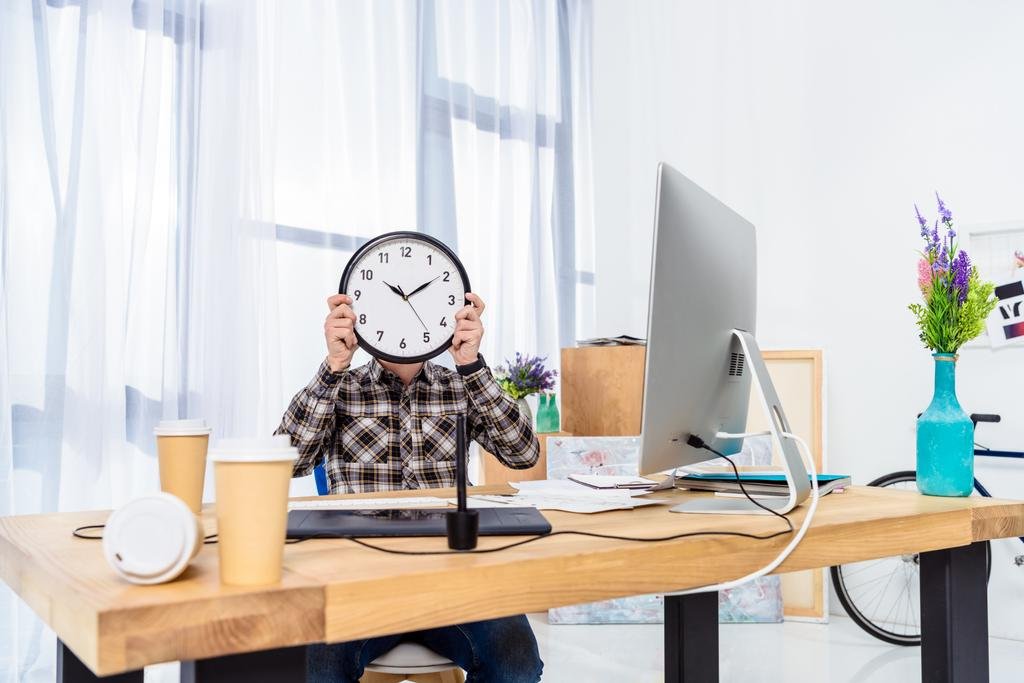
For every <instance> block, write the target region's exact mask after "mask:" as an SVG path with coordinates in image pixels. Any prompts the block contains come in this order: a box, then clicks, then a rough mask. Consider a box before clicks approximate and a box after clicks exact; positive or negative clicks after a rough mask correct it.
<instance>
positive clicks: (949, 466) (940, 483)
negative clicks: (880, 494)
mask: <svg viewBox="0 0 1024 683" xmlns="http://www.w3.org/2000/svg"><path fill="white" fill-rule="evenodd" d="M933 357H934V358H935V394H934V396H932V402H931V404H930V405H929V406H928V409H927V410H925V411H924V413H922V414H921V417H919V418H918V419H917V490H918V491H920V492H921V493H923V494H925V495H927V496H969V495H971V490H972V489H973V488H974V424H973V423H972V422H971V418H970V417H968V415H967V413H965V412H964V410H963V408H961V407H960V402H959V401H957V400H956V356H955V355H954V354H952V353H936V354H935V355H934V356H933Z"/></svg>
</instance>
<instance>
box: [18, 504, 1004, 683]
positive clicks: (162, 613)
mask: <svg viewBox="0 0 1024 683" xmlns="http://www.w3.org/2000/svg"><path fill="white" fill-rule="evenodd" d="M500 488H503V487H479V488H478V489H477V490H478V491H479V490H485V491H487V492H495V490H497V489H500ZM431 493H432V494H434V493H436V494H437V495H441V496H451V495H453V493H452V491H451V490H450V489H447V490H439V491H432V492H431ZM382 495H385V496H395V495H398V494H395V493H387V494H382ZM408 495H424V492H423V491H412V492H408ZM695 495H705V494H695V493H687V492H681V491H677V492H663V494H661V495H659V496H658V497H663V498H672V499H678V500H682V499H685V498H686V497H688V496H695ZM108 514H109V513H108V512H105V511H100V512H83V513H60V514H49V515H26V516H18V517H4V518H0V578H2V579H3V580H4V581H5V582H6V583H7V584H8V585H9V586H10V587H11V588H12V589H13V590H14V591H15V592H16V593H17V594H18V595H19V596H20V597H21V598H22V599H23V600H24V601H25V602H26V603H28V605H29V606H30V607H32V609H34V610H35V612H36V613H37V614H38V615H39V616H40V617H41V618H42V619H43V621H45V622H46V623H47V624H48V625H49V626H50V627H51V628H52V629H53V630H54V631H55V632H56V633H57V636H58V637H59V638H61V639H62V640H63V641H64V642H65V643H66V644H67V645H68V646H69V647H70V648H71V649H72V650H73V651H74V652H75V654H76V655H78V657H79V658H80V659H81V660H82V661H83V662H85V664H86V665H88V666H89V667H90V668H91V669H92V670H93V671H94V672H96V673H97V674H99V675H108V674H113V673H119V672H122V671H127V670H133V669H138V668H141V667H143V666H145V665H147V664H153V663H157V662H163V661H173V660H178V659H200V658H206V657H214V656H220V655H225V654H233V653H238V652H248V651H253V650H260V649H269V648H277V647H286V646H291V645H300V644H305V643H310V642H319V641H328V642H338V641H345V640H351V639H354V638H359V637H368V636H375V635H381V634H386V633H396V632H404V631H411V630H417V629H422V628H427V627H432V626H442V625H447V624H453V623H464V622H467V621H474V620H478V619H486V618H492V617H498V616H504V615H509V614H519V613H523V612H531V611H537V610H543V609H547V608H550V607H558V606H562V605H571V604H576V603H581V602H589V601H593V600H602V599H606V598H612V597H622V596H627V595H639V594H644V593H658V592H666V591H672V590H680V589H685V588H692V587H696V586H701V585H708V584H712V583H717V582H720V581H725V580H729V579H733V578H737V577H739V576H743V575H744V574H747V573H749V572H751V571H754V570H756V569H757V568H758V567H761V566H764V565H765V564H767V563H768V562H769V561H770V560H772V559H773V558H774V557H775V555H776V554H777V553H778V552H779V550H781V549H782V548H783V547H784V546H785V544H786V543H788V542H789V539H790V537H789V536H788V535H787V536H780V537H778V538H775V539H772V540H768V541H757V540H751V539H746V538H736V537H721V536H720V537H714V536H706V537H695V538H687V539H679V540H675V541H665V542H659V543H636V542H630V541H616V540H608V539H598V538H590V537H583V536H571V535H569V536H567V535H561V536H555V537H552V538H545V539H542V540H539V541H536V542H533V543H530V544H527V545H524V546H521V547H517V548H512V549H508V550H503V551H500V552H495V553H490V554H469V555H466V554H460V555H428V556H415V557H413V556H402V555H392V554H387V553H382V552H379V551H376V550H372V549H368V548H363V547H360V546H358V545H356V544H354V543H352V542H350V541H346V540H339V539H330V540H328V539H323V540H310V541H305V542H303V543H298V544H295V545H289V546H287V547H286V549H285V556H284V566H285V571H284V578H283V580H282V582H281V584H280V585H277V586H270V587H265V588H233V587H225V586H221V585H220V582H219V579H218V574H217V553H216V547H215V546H205V547H204V548H203V550H202V551H201V552H200V554H199V556H198V557H197V558H196V559H195V560H194V561H193V563H192V566H191V567H190V568H189V569H188V570H187V571H186V572H185V574H183V575H182V576H181V577H180V578H179V579H178V580H176V581H173V582H171V583H168V584H163V585H159V586H135V585H132V584H129V583H126V582H125V581H123V580H121V579H120V578H118V577H117V576H116V575H115V574H114V572H113V571H112V570H111V569H110V568H109V567H108V566H107V564H106V562H105V560H104V559H103V553H102V548H101V545H100V542H99V541H88V540H82V539H77V538H73V537H72V536H71V530H72V529H73V528H75V527H77V526H80V525H84V524H98V523H102V522H104V521H105V519H106V517H107V515H108ZM544 514H545V516H546V517H547V518H548V519H549V520H550V521H551V523H552V526H553V527H554V529H555V530H556V531H558V530H568V529H573V530H582V531H595V532H601V533H611V534H620V535H626V536H640V537H652V536H663V535H671V534H677V533H682V532H688V531H710V530H734V531H744V532H748V533H756V534H767V533H771V532H773V531H777V530H778V529H779V528H780V520H778V519H776V518H773V517H767V516H765V517H759V516H747V515H743V516H740V515H685V514H673V513H669V512H668V511H667V509H666V508H665V507H664V506H651V507H644V508H638V509H635V510H629V511H616V512H605V513H600V514H596V515H576V514H570V513H564V512H545V513H544ZM803 515H804V511H803V510H802V509H801V510H800V511H798V512H796V513H794V514H793V515H792V520H793V524H794V526H797V525H799V524H800V522H801V520H802V519H803ZM204 524H205V526H206V531H207V533H212V532H213V531H214V530H215V521H214V516H213V510H212V508H210V507H208V508H207V509H206V510H205V511H204ZM1021 535H1024V502H1017V501H1006V500H996V499H990V498H978V497H972V498H932V497H926V496H921V495H918V494H917V493H914V492H907V491H894V490H890V489H874V488H865V487H853V488H851V489H849V490H847V491H846V492H845V493H841V494H833V495H829V496H826V497H824V498H822V500H821V503H820V504H819V507H818V513H817V515H816V518H815V520H814V523H813V525H812V527H811V529H810V530H809V531H808V534H807V536H806V538H805V539H804V541H803V542H802V543H801V544H800V546H799V547H798V548H797V549H796V551H795V552H794V553H793V554H792V555H791V556H790V557H789V559H788V560H787V561H786V563H785V564H783V565H782V567H780V568H779V572H787V571H795V570H799V569H808V568H814V567H823V566H828V565H833V564H839V563H846V562H853V561H859V560H866V559H871V558H875V557H884V556H889V555H896V554H900V553H912V552H922V551H928V550H938V549H941V548H949V547H957V546H962V545H967V544H969V543H971V542H974V541H980V540H988V539H992V538H1003V537H1009V536H1021ZM510 540H514V539H512V538H509V537H504V538H494V537H490V538H482V539H481V540H480V548H488V547H494V546H497V545H503V544H506V543H508V542H509V541H510ZM373 542H374V543H376V544H378V545H380V546H384V547H388V548H394V549H407V550H435V549H436V550H444V549H447V546H446V542H445V539H443V538H401V539H400V538H391V539H375V540H374V541H373Z"/></svg>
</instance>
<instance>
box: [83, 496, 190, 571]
mask: <svg viewBox="0 0 1024 683" xmlns="http://www.w3.org/2000/svg"><path fill="white" fill-rule="evenodd" d="M202 547H203V532H202V529H201V527H200V526H199V518H198V517H196V516H195V515H194V514H192V511H191V510H189V508H188V506H187V505H185V503H184V502H183V501H182V500H181V499H179V498H177V497H176V496H172V495H171V494H169V493H154V494H153V495H149V496H143V497H141V498H136V499H134V500H132V501H129V502H128V503H126V504H125V505H123V506H121V507H120V508H118V509H117V510H115V511H114V512H112V513H111V514H110V517H109V518H108V519H107V524H106V527H105V528H104V529H103V554H104V555H105V556H106V558H107V562H108V563H109V564H110V566H111V567H112V568H113V569H114V571H116V572H117V573H118V574H119V575H121V577H123V578H125V579H127V580H128V581H131V582H132V583H141V584H154V583H163V582H165V581H170V580H171V579H174V578H176V577H177V576H178V575H180V574H181V573H182V572H183V571H185V567H187V566H188V563H189V560H191V559H192V558H193V557H195V556H196V554H198V553H199V549H200V548H202Z"/></svg>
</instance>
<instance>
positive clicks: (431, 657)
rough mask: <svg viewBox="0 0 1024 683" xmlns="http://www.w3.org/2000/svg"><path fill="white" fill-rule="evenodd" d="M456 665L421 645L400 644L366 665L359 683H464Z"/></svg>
mask: <svg viewBox="0 0 1024 683" xmlns="http://www.w3.org/2000/svg"><path fill="white" fill-rule="evenodd" d="M465 680H466V679H465V678H464V677H463V675H462V669H460V668H459V667H457V666H456V665H455V664H454V662H451V661H449V660H448V659H446V658H445V657H442V656H441V655H439V654H437V653H436V652H434V651H433V650H431V649H429V648H426V647H424V646H422V645H420V644H418V643H399V644H398V645H397V646H395V647H394V648H392V649H391V651H390V652H388V653H386V654H383V655H381V656H380V657H377V659H375V660H373V661H372V662H370V663H369V664H367V665H366V673H365V674H363V677H362V678H361V679H359V683H400V681H413V682H414V683H465Z"/></svg>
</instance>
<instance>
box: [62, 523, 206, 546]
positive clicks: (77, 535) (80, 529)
mask: <svg viewBox="0 0 1024 683" xmlns="http://www.w3.org/2000/svg"><path fill="white" fill-rule="evenodd" d="M106 526H107V525H106V524H86V525H85V526H80V527H78V528H77V529H75V530H74V531H72V532H71V535H72V536H74V537H75V538H84V539H85V540H87V541H102V540H103V534H100V535H99V536H86V535H85V534H83V533H82V532H83V531H86V530H88V529H104V528H106ZM210 539H213V540H210ZM216 539H217V534H210V535H209V536H203V543H204V544H210V543H216V542H217V540H216Z"/></svg>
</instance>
